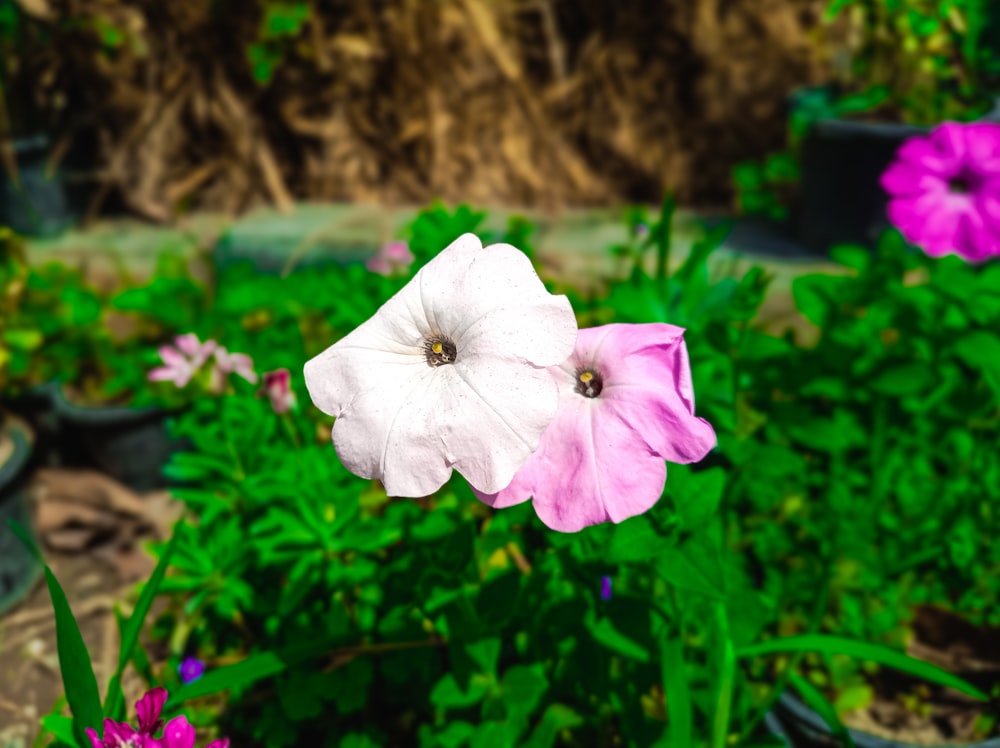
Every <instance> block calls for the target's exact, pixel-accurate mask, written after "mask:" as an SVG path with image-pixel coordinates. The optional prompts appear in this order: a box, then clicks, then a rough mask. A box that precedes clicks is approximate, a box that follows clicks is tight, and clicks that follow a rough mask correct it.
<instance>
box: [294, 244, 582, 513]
mask: <svg viewBox="0 0 1000 748" xmlns="http://www.w3.org/2000/svg"><path fill="white" fill-rule="evenodd" d="M575 340H576V317H575V316H574V314H573V309H572V307H571V306H570V304H569V300H568V299H567V298H566V297H565V296H553V295H551V294H550V293H549V292H548V291H547V290H546V289H545V286H544V285H543V284H542V281H541V280H540V279H539V278H538V275H537V274H536V273H535V271H534V268H533V267H532V266H531V262H530V261H529V260H528V258H527V257H526V256H525V255H524V253H523V252H521V251H520V250H518V249H516V248H515V247H512V246H510V245H508V244H494V245H492V246H489V247H483V244H482V242H481V241H480V240H479V239H478V238H477V237H476V236H475V235H473V234H464V235H462V236H460V237H459V238H458V239H456V240H455V241H454V242H453V243H452V244H450V245H449V246H448V247H446V248H445V249H444V250H442V251H441V253H440V254H438V255H437V256H436V257H435V258H434V259H432V260H431V261H430V262H428V263H427V264H426V265H424V266H423V267H422V268H420V270H419V271H418V272H417V274H416V276H414V277H413V278H412V279H411V280H410V281H409V282H408V283H407V284H406V285H405V286H403V288H402V289H400V290H399V292H397V293H396V294H395V295H394V296H393V297H391V298H390V299H389V300H388V301H386V302H385V304H383V305H382V307H381V308H380V309H379V310H378V311H377V312H376V313H375V315H374V316H373V317H372V318H371V319H369V320H368V321H366V322H364V323H362V324H361V325H360V326H359V327H358V328H357V329H355V330H354V331H353V332H351V333H350V334H348V335H347V336H346V337H344V338H343V339H341V340H340V341H339V342H337V343H335V344H334V345H332V346H330V347H329V348H327V349H326V350H325V351H323V352H322V353H320V354H319V355H318V356H316V357H315V358H313V359H311V360H310V361H308V362H307V363H306V365H305V382H306V387H307V388H308V390H309V396H310V397H311V398H312V401H313V403H315V404H316V407H318V408H319V409H320V410H322V411H323V412H324V413H327V414H328V415H332V416H334V417H335V418H336V419H337V420H336V422H335V423H334V426H333V434H332V436H333V445H334V447H335V448H336V450H337V455H338V456H339V457H340V460H341V462H343V464H344V466H345V467H346V468H347V469H348V470H350V471H351V472H352V473H354V474H355V475H358V476H360V477H362V478H370V479H371V478H374V479H377V480H380V481H382V483H383V485H384V486H385V490H386V492H387V493H388V494H389V495H390V496H404V497H420V496H427V495H428V494H431V493H434V492H435V491H437V490H438V489H439V488H441V486H442V485H444V483H445V482H446V481H447V480H448V479H449V478H450V477H451V474H452V470H457V471H458V472H459V473H461V474H462V475H463V476H464V477H465V478H466V480H468V481H469V483H470V484H472V485H473V486H476V487H477V488H480V489H482V490H484V491H491V492H492V491H499V490H500V489H501V488H503V487H504V486H506V485H507V484H508V483H510V481H511V479H512V478H513V477H514V474H515V473H516V472H517V470H518V468H520V467H521V465H522V464H524V461H525V460H526V459H527V458H528V456H529V455H530V454H531V453H532V452H533V451H534V450H535V448H536V447H537V446H538V440H539V438H540V437H541V435H542V432H543V431H544V430H545V428H546V426H548V425H549V423H550V422H551V421H552V418H553V416H555V413H556V408H557V405H558V400H559V392H558V389H557V387H556V383H555V380H554V379H553V378H552V377H551V375H549V373H548V372H547V370H546V367H548V366H553V365H555V364H558V363H560V362H562V361H563V360H565V358H566V357H567V356H568V355H570V353H572V351H573V343H574V341H575Z"/></svg>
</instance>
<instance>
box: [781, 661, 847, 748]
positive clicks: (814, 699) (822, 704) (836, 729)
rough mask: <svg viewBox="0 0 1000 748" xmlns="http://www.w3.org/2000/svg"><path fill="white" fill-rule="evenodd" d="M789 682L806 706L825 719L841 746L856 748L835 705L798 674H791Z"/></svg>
mask: <svg viewBox="0 0 1000 748" xmlns="http://www.w3.org/2000/svg"><path fill="white" fill-rule="evenodd" d="M789 681H790V682H791V684H792V685H793V686H794V687H795V689H796V690H797V691H798V692H799V695H800V696H802V700H803V701H805V703H806V706H808V707H809V708H810V709H812V710H813V711H814V712H816V713H817V714H818V715H819V716H820V717H822V718H823V721H824V722H826V724H827V727H829V728H830V732H832V733H833V734H834V736H835V737H836V738H837V739H838V740H839V741H840V743H841V745H844V746H849V748H856V746H855V745H854V740H853V739H852V738H851V734H850V733H849V732H848V731H847V728H846V727H844V725H843V723H842V722H841V721H840V717H838V716H837V710H836V709H834V708H833V705H832V704H830V702H829V701H827V700H826V698H825V697H824V696H823V694H822V693H820V692H819V691H818V690H817V689H816V687H815V686H814V685H813V684H812V683H810V682H809V681H807V680H806V679H805V678H803V677H802V676H801V675H799V674H798V673H790V674H789Z"/></svg>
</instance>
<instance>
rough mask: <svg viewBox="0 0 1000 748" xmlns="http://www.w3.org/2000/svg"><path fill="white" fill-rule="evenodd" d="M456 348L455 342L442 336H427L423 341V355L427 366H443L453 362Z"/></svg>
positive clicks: (456, 351)
mask: <svg viewBox="0 0 1000 748" xmlns="http://www.w3.org/2000/svg"><path fill="white" fill-rule="evenodd" d="M457 353H458V349H457V348H455V344H454V343H452V342H451V341H450V340H448V338H445V337H443V336H439V337H433V338H428V339H427V340H425V341H424V356H425V357H426V359H427V365H428V366H444V365H445V364H453V363H455V354H457Z"/></svg>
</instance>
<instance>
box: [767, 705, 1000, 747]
mask: <svg viewBox="0 0 1000 748" xmlns="http://www.w3.org/2000/svg"><path fill="white" fill-rule="evenodd" d="M764 719H765V721H766V723H767V728H768V730H770V731H771V733H772V734H773V735H775V736H776V737H779V738H782V739H784V740H785V742H786V744H787V745H789V746H790V747H791V748H839V747H840V746H841V745H842V744H841V742H840V741H839V740H838V739H837V738H835V737H834V736H833V733H831V732H830V728H829V727H827V725H826V722H824V721H823V718H822V717H820V716H819V715H818V714H817V713H816V712H814V711H813V710H812V709H810V708H809V707H808V706H806V705H805V704H803V703H802V702H801V701H799V700H798V699H797V698H795V697H794V696H792V695H791V694H790V693H784V694H782V695H781V698H780V699H779V700H778V703H777V704H776V705H775V707H774V709H773V710H772V711H771V712H769V713H768V714H767V715H766V716H765V718H764ZM847 731H848V733H850V735H851V739H852V740H853V741H854V744H855V745H856V746H857V748H928V746H927V745H923V746H920V745H917V744H916V743H904V742H901V741H898V740H889V739H887V738H880V737H878V736H877V735H871V734H869V733H867V732H861V731H860V730H851V729H848V730H847ZM948 748H1000V738H990V739H989V740H985V741H982V742H979V743H949V744H948Z"/></svg>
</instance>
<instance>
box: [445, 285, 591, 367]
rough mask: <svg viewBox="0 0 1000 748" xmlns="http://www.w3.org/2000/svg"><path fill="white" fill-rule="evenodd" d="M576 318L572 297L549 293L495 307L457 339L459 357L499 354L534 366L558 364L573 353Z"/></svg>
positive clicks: (468, 357)
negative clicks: (536, 297)
mask: <svg viewBox="0 0 1000 748" xmlns="http://www.w3.org/2000/svg"><path fill="white" fill-rule="evenodd" d="M576 335H577V327H576V317H575V315H574V314H573V308H572V307H571V306H570V303H569V299H567V298H566V297H565V296H552V295H549V294H546V297H545V298H541V299H533V300H528V301H525V302H524V303H521V304H517V305H514V306H504V307H501V308H499V309H495V310H493V311H491V312H489V313H487V314H485V315H484V316H482V317H480V318H479V319H478V320H476V321H475V322H473V323H472V324H471V325H469V326H468V328H466V329H465V330H464V331H463V333H462V336H461V337H460V338H459V339H458V340H457V341H456V342H457V344H458V357H459V359H462V358H465V359H470V358H478V357H479V356H484V355H485V356H498V357H501V358H505V359H508V360H510V361H521V362H527V363H530V364H532V365H534V366H541V367H546V366H557V365H559V364H562V363H563V362H565V361H566V359H567V358H568V357H569V356H570V355H571V354H572V353H573V346H574V345H575V344H576Z"/></svg>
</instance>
